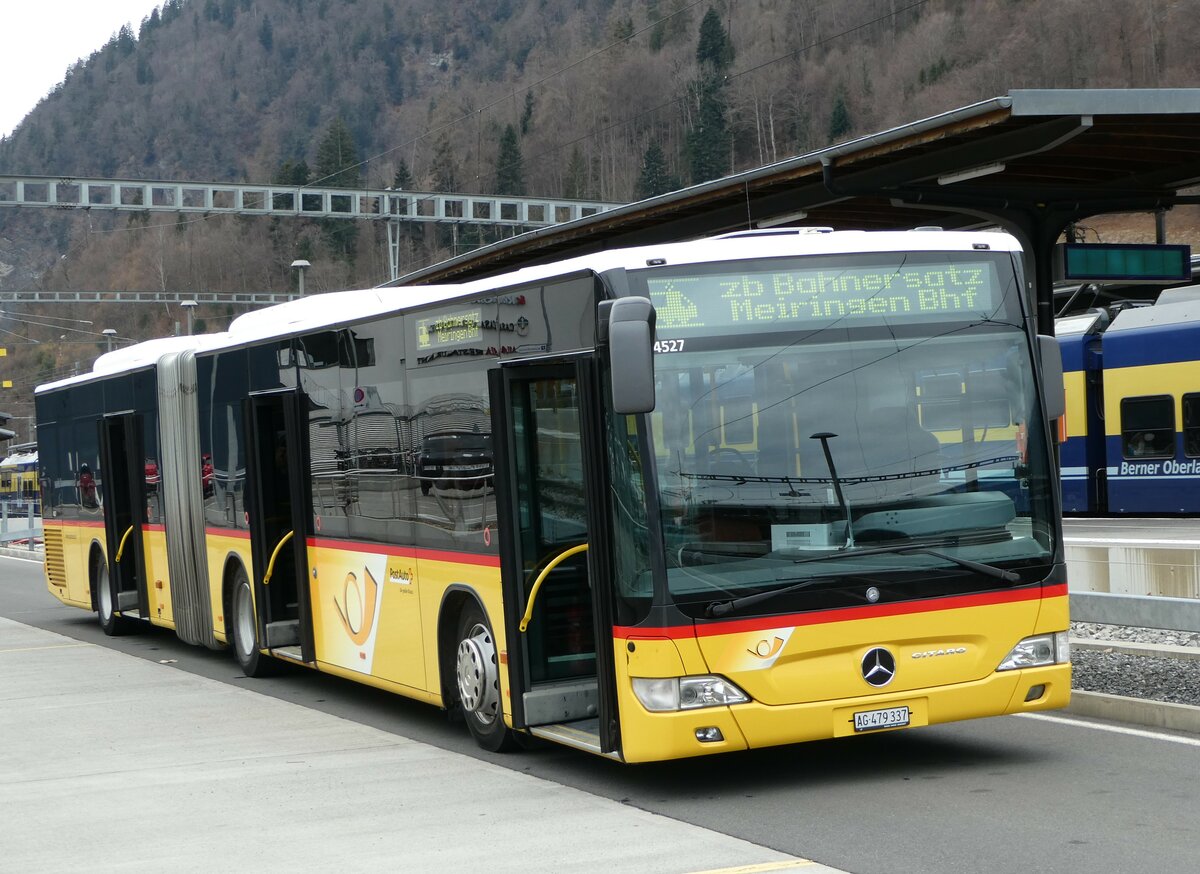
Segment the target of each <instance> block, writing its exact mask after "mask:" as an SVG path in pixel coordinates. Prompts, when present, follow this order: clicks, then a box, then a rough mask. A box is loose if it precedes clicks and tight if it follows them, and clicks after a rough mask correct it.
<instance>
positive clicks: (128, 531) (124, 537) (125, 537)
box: [115, 525, 133, 564]
mask: <svg viewBox="0 0 1200 874" xmlns="http://www.w3.org/2000/svg"><path fill="white" fill-rule="evenodd" d="M132 533H133V526H132V525H130V526H129V528H128V529H126V531H125V533H124V534H122V535H121V545H120V546H118V547H117V558H116V562H115V563H116V564H120V563H121V553H123V552H124V551H125V541H126V540H128V539H129V535H130V534H132Z"/></svg>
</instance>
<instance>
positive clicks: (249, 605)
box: [231, 568, 279, 677]
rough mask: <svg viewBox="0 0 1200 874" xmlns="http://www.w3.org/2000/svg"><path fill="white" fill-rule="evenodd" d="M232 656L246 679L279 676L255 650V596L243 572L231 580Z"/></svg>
mask: <svg viewBox="0 0 1200 874" xmlns="http://www.w3.org/2000/svg"><path fill="white" fill-rule="evenodd" d="M231 601H232V603H233V654H234V656H235V657H236V658H237V660H238V664H239V665H241V668H242V672H243V673H244V674H245V675H246V676H247V677H269V676H270V675H271V674H274V673H278V670H277V669H278V667H279V666H278V664H277V663H276V662H275V660H274V659H272V658H271V657H270V656H265V655H263V654H262V653H261V652H259V650H258V633H257V621H256V619H257V618H256V616H255V615H254V594H253V592H251V591H250V578H249V577H247V576H246V571H245V569H244V568H238V572H237V575H236V576H235V577H234V578H233V597H232V598H231Z"/></svg>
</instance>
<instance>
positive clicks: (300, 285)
mask: <svg viewBox="0 0 1200 874" xmlns="http://www.w3.org/2000/svg"><path fill="white" fill-rule="evenodd" d="M309 267H312V265H311V264H309V263H308V262H307V261H305V260H304V259H303V258H298V259H296V260H295V261H293V262H292V269H294V270H295V271H296V288H297V290H298V291H299V295H300V297H304V271H305V270H307V269H308V268H309Z"/></svg>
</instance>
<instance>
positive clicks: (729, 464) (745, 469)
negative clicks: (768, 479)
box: [705, 446, 754, 476]
mask: <svg viewBox="0 0 1200 874" xmlns="http://www.w3.org/2000/svg"><path fill="white" fill-rule="evenodd" d="M705 460H706V461H707V463H708V468H709V470H718V471H720V472H722V473H726V474H729V475H730V476H750V475H752V474H753V473H754V467H753V466H752V465H751V464H750V459H749V458H747V457H746V454H745V453H744V452H742V451H741V450H739V449H734V448H733V447H732V446H711V447H709V450H708V455H707V457H706V459H705Z"/></svg>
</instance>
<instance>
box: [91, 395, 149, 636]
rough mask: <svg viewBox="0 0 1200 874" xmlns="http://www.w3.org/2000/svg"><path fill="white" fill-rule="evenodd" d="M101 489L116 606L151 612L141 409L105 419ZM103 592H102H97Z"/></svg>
mask: <svg viewBox="0 0 1200 874" xmlns="http://www.w3.org/2000/svg"><path fill="white" fill-rule="evenodd" d="M99 430H100V465H101V468H100V494H101V499H102V500H103V502H104V535H105V540H106V543H107V546H108V585H109V587H110V589H109V595H110V597H111V598H112V600H111V602H110V603H111V604H112V605H113V610H114V611H115V612H117V613H120V614H121V615H123V616H126V617H131V618H134V619H140V618H143V617H148V616H149V599H148V593H147V591H146V557H145V552H144V548H143V543H142V523H143V522H144V521H145V518H144V517H145V512H146V511H145V507H146V461H145V456H144V455H143V453H142V420H141V416H139V415H138V414H137V413H118V414H116V415H112V416H105V417H103V418H102V419H100V422H99ZM97 594H98V595H100V594H101V593H97Z"/></svg>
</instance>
